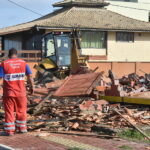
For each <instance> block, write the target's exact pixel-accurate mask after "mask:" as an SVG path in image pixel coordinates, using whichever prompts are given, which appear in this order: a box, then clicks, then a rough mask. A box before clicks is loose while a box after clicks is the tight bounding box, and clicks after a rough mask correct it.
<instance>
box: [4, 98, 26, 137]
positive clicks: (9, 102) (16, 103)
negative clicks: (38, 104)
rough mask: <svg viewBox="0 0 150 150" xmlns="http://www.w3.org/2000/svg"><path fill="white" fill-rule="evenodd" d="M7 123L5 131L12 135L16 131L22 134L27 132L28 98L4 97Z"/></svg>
mask: <svg viewBox="0 0 150 150" xmlns="http://www.w3.org/2000/svg"><path fill="white" fill-rule="evenodd" d="M3 103H4V110H5V123H4V130H5V131H6V132H7V133H9V134H11V133H14V132H15V130H16V129H18V130H19V131H20V132H24V131H26V130H27V127H26V119H27V98H26V97H4V98H3Z"/></svg>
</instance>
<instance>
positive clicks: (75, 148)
mask: <svg viewBox="0 0 150 150" xmlns="http://www.w3.org/2000/svg"><path fill="white" fill-rule="evenodd" d="M68 150H84V149H81V148H78V147H73V148H69V149H68Z"/></svg>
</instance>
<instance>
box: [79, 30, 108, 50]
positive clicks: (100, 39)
mask: <svg viewBox="0 0 150 150" xmlns="http://www.w3.org/2000/svg"><path fill="white" fill-rule="evenodd" d="M81 47H82V48H83V49H86V48H93V49H102V48H106V32H99V31H93V32H92V31H82V32H81Z"/></svg>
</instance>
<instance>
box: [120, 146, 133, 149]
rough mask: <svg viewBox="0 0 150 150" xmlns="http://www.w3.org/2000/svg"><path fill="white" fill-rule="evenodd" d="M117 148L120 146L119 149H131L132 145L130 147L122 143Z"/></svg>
mask: <svg viewBox="0 0 150 150" xmlns="http://www.w3.org/2000/svg"><path fill="white" fill-rule="evenodd" d="M119 148H121V149H132V147H130V146H128V145H122V146H120V147H119Z"/></svg>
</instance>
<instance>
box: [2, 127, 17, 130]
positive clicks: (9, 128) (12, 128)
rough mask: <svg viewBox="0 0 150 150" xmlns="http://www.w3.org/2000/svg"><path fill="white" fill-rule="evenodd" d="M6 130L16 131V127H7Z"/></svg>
mask: <svg viewBox="0 0 150 150" xmlns="http://www.w3.org/2000/svg"><path fill="white" fill-rule="evenodd" d="M4 129H5V130H15V127H7V128H6V127H5V128H4Z"/></svg>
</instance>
